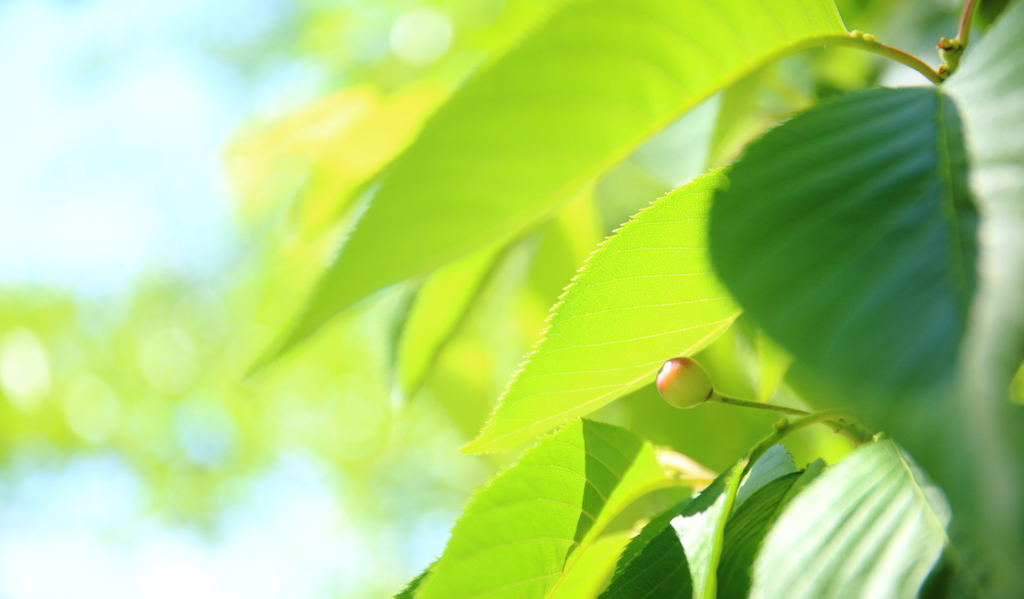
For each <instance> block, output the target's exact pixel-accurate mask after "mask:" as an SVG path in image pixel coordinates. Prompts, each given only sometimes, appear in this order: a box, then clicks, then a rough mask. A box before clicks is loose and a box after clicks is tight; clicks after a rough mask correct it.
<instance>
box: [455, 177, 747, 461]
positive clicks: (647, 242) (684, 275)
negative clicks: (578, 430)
mask: <svg viewBox="0 0 1024 599" xmlns="http://www.w3.org/2000/svg"><path fill="white" fill-rule="evenodd" d="M721 180H722V176H721V175H720V174H717V173H715V174H711V175H707V176H705V177H702V178H700V179H697V180H696V181H694V182H692V183H690V184H688V185H685V186H683V187H681V188H679V189H678V190H676V191H674V192H672V193H671V194H669V195H668V196H666V197H664V198H661V199H660V200H658V201H656V202H655V203H654V204H653V205H652V206H651V207H649V208H647V209H645V210H644V211H642V212H641V213H640V214H639V215H637V217H636V218H634V219H633V220H632V221H630V222H629V223H627V224H626V225H624V226H623V227H622V228H621V229H620V230H619V231H617V232H616V233H615V235H613V236H612V237H610V238H609V239H608V240H607V241H605V242H604V244H602V245H601V247H600V248H599V249H598V251H597V252H595V253H594V255H593V256H591V257H590V259H589V260H588V261H587V263H586V264H585V265H584V266H583V268H582V269H581V270H580V272H579V274H577V276H576V278H575V279H574V281H573V284H572V285H571V286H570V287H569V289H568V290H567V291H566V293H565V295H563V297H562V300H561V302H560V303H559V304H557V305H556V306H555V307H554V308H553V311H552V315H551V317H550V326H549V328H548V330H547V332H546V333H545V335H544V338H543V340H542V341H541V342H540V344H539V345H538V346H537V349H536V350H535V351H534V352H533V353H532V354H531V355H530V356H529V357H528V358H527V361H526V363H525V364H524V366H523V368H522V370H521V371H520V372H519V373H518V374H516V376H515V378H514V379H513V381H512V383H511V384H510V385H509V388H508V390H507V391H506V392H505V394H504V396H503V397H502V399H501V403H500V404H499V406H498V408H497V410H496V411H495V414H494V416H493V417H492V419H491V421H490V422H489V423H488V424H487V426H486V427H484V429H483V431H482V432H481V433H480V436H479V437H478V438H477V439H476V440H474V441H473V442H471V443H470V444H469V445H467V446H466V448H465V449H464V450H465V451H470V452H493V451H503V450H507V449H510V448H512V447H515V446H516V445H519V444H520V443H522V442H524V441H526V440H527V439H530V438H532V437H533V436H535V435H536V434H538V433H541V432H543V431H545V430H548V429H550V428H552V427H554V426H557V425H558V424H559V423H561V422H563V421H564V420H566V419H569V418H573V417H575V416H579V415H581V414H585V413H587V412H590V411H592V410H595V409H597V408H599V407H601V406H603V405H605V404H607V403H608V402H610V401H612V400H614V399H615V398H617V397H619V396H620V395H622V394H624V393H626V392H628V391H630V390H632V389H635V388H637V387H639V386H640V385H643V384H646V383H648V382H650V381H651V380H652V379H653V376H654V374H655V372H657V370H658V368H659V367H660V366H661V364H662V363H663V362H665V360H668V359H670V358H673V357H675V356H679V355H690V354H693V353H695V352H697V351H699V350H700V349H701V348H702V347H704V346H705V345H707V344H708V343H709V342H710V341H712V340H713V339H714V338H715V337H716V336H717V335H719V334H720V333H721V332H722V331H723V330H725V329H726V328H727V327H728V326H729V325H730V324H731V323H732V321H733V320H734V319H735V318H736V317H737V316H738V315H739V311H738V309H737V308H736V306H735V304H734V303H733V302H732V300H731V299H730V298H729V294H728V293H726V292H725V290H724V289H723V287H722V285H721V284H720V283H719V282H718V280H717V279H716V278H715V275H714V273H713V272H712V269H711V266H710V263H709V259H708V256H707V250H706V247H707V246H706V241H705V239H706V226H707V221H706V218H707V212H708V209H709V202H710V199H711V195H712V192H713V191H714V189H715V188H716V186H717V185H718V184H719V182H720V181H721Z"/></svg>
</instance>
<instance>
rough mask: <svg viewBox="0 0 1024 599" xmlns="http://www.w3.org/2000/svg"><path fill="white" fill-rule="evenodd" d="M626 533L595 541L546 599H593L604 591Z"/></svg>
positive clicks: (622, 547) (626, 537)
mask: <svg viewBox="0 0 1024 599" xmlns="http://www.w3.org/2000/svg"><path fill="white" fill-rule="evenodd" d="M630 537H631V533H630V531H628V530H625V531H621V532H616V533H612V534H610V535H606V536H603V537H601V538H600V539H598V540H597V541H595V542H594V544H593V545H591V546H590V548H589V549H587V550H586V551H584V552H583V554H582V555H580V558H579V561H577V562H576V565H575V566H574V567H573V568H572V569H571V570H569V571H568V572H566V573H565V576H564V577H563V578H562V581H561V583H560V584H559V585H558V588H557V589H555V590H554V592H553V593H552V594H551V595H549V599H594V597H597V596H598V594H600V592H601V589H603V588H604V585H605V583H606V582H608V577H609V576H611V573H612V570H614V569H615V562H616V561H618V559H619V556H620V555H622V550H623V549H625V548H626V544H627V543H629V540H630Z"/></svg>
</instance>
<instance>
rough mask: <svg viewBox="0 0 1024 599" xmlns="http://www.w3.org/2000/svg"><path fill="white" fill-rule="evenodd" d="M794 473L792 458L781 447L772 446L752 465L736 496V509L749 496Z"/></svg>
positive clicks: (794, 467)
mask: <svg viewBox="0 0 1024 599" xmlns="http://www.w3.org/2000/svg"><path fill="white" fill-rule="evenodd" d="M794 472H796V465H795V464H794V463H793V456H791V455H789V452H788V451H786V448H785V447H783V446H782V445H773V446H772V447H771V448H770V449H769V450H768V451H766V452H764V455H763V456H761V458H760V459H758V460H757V462H756V463H755V464H754V466H753V468H751V469H750V472H749V473H748V474H747V478H746V479H745V480H744V481H743V486H741V487H740V492H739V494H738V495H737V496H736V505H737V507H738V506H740V505H743V502H745V501H746V500H747V498H749V497H750V496H751V495H753V494H754V493H756V492H757V491H759V490H760V489H761V487H764V486H765V485H767V484H768V483H770V482H772V481H774V480H775V479H777V478H780V477H782V476H786V475H787V474H793V473H794Z"/></svg>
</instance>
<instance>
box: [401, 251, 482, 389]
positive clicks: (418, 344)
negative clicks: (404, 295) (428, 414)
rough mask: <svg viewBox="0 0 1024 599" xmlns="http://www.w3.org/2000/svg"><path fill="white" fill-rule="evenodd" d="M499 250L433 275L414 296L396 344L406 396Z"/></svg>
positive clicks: (424, 372)
mask: <svg viewBox="0 0 1024 599" xmlns="http://www.w3.org/2000/svg"><path fill="white" fill-rule="evenodd" d="M497 254H498V248H495V247H487V248H484V249H482V250H478V251H476V252H474V253H472V254H470V255H468V256H466V257H464V258H461V259H459V260H456V261H455V262H452V263H451V264H448V265H446V266H445V267H444V268H442V269H440V270H438V271H437V272H435V273H434V274H432V275H431V276H430V277H429V278H428V279H427V281H426V282H425V283H424V284H423V286H422V287H421V288H420V290H419V291H418V292H417V293H416V299H415V300H413V304H412V308H411V309H410V310H409V314H408V316H407V317H406V319H405V324H404V326H403V327H402V333H401V336H400V338H399V341H398V347H397V360H396V369H397V374H398V381H399V384H400V385H401V386H402V390H403V391H404V392H405V393H406V395H407V396H409V397H412V396H413V395H415V394H416V391H417V390H418V389H419V387H420V385H421V384H422V383H423V379H424V378H425V377H426V375H427V372H428V371H429V369H430V366H431V364H432V363H433V362H434V359H435V358H436V357H437V352H438V351H440V349H441V347H442V346H443V345H444V343H445V342H446V341H447V340H448V339H449V338H450V337H451V335H452V333H453V332H454V330H455V328H456V327H457V326H458V324H459V322H460V321H461V320H462V317H463V316H464V315H465V313H466V310H467V309H468V307H469V305H470V303H471V302H472V301H473V298H474V297H476V295H477V293H478V292H479V290H480V285H481V284H482V283H483V281H484V278H485V277H486V276H487V273H488V272H490V270H491V268H493V266H494V261H495V258H496V256H497Z"/></svg>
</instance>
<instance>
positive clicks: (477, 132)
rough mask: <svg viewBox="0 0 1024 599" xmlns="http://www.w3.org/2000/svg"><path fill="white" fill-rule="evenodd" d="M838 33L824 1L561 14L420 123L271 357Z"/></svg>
mask: <svg viewBox="0 0 1024 599" xmlns="http://www.w3.org/2000/svg"><path fill="white" fill-rule="evenodd" d="M843 34H845V28H844V27H843V24H842V22H841V20H840V18H839V14H838V12H837V11H836V9H835V6H834V5H833V3H832V1H831V0H772V1H765V0H707V1H705V2H663V1H661V0H584V1H581V2H574V3H571V4H569V5H567V6H566V7H565V8H564V9H563V10H561V11H559V12H557V13H556V14H555V15H554V16H553V17H552V18H551V19H550V20H549V21H548V22H547V23H546V24H545V25H544V26H542V27H540V28H539V29H538V30H537V31H536V32H535V33H534V34H533V35H532V36H530V37H529V38H528V39H526V40H525V41H524V42H523V43H522V44H521V45H520V46H519V47H518V48H516V49H514V50H512V51H511V52H509V53H508V54H506V55H505V56H504V57H502V58H500V59H498V60H496V61H494V62H492V63H491V64H489V65H488V66H486V67H485V68H482V69H481V70H480V71H479V73H478V74H477V75H476V76H474V77H472V78H471V79H470V80H469V81H467V82H466V84H465V85H464V86H462V87H461V88H460V89H459V90H458V91H457V92H456V93H455V94H454V95H453V96H452V98H451V99H450V100H449V101H448V103H447V104H445V105H444V106H443V107H442V108H441V109H440V110H439V111H438V112H437V113H436V114H435V115H434V117H433V118H432V119H431V120H430V121H429V122H428V123H427V124H426V126H425V127H424V129H423V131H422V133H421V134H420V136H419V138H418V139H417V140H416V141H415V142H414V143H413V144H412V146H411V147H410V148H409V149H408V150H407V151H406V152H405V153H404V155H403V156H401V157H400V158H399V159H398V161H397V162H396V163H395V164H394V166H393V167H392V168H391V169H390V170H389V172H388V173H387V174H386V175H385V176H384V178H383V180H382V181H381V185H380V188H379V189H378V190H377V192H376V194H375V196H374V198H373V202H372V203H371V205H370V207H369V209H368V210H367V211H366V212H365V214H364V215H363V217H362V218H361V220H360V221H359V223H358V225H357V227H356V228H355V230H354V231H353V232H352V234H351V236H350V238H349V239H348V241H347V242H346V243H345V245H344V246H343V248H342V250H341V252H340V254H339V255H338V257H337V260H336V261H335V262H334V264H333V265H332V266H331V268H330V270H329V271H328V272H327V273H326V275H325V276H324V278H323V279H322V281H321V282H320V284H319V286H318V287H317V288H316V290H315V291H314V292H313V296H312V299H311V301H310V303H309V305H308V306H307V308H306V310H305V311H304V312H303V313H302V314H301V315H300V317H299V319H298V320H297V322H296V324H295V325H294V327H293V328H292V329H291V330H290V331H289V332H288V333H287V334H286V336H285V337H284V338H283V340H282V341H281V343H280V344H279V345H278V346H276V347H275V348H274V349H273V350H272V351H271V352H270V353H269V354H268V355H267V356H266V360H271V359H273V358H274V357H275V356H276V355H277V354H278V353H279V352H281V351H283V350H284V349H287V348H289V347H291V346H292V345H294V344H296V343H298V342H299V341H301V340H303V339H304V338H306V337H307V336H308V335H310V334H311V333H312V332H313V331H315V330H316V329H317V328H318V327H320V326H321V325H322V324H323V323H324V322H326V321H327V320H328V319H330V318H331V317H332V316H333V315H334V314H336V313H337V312H338V311H339V310H341V309H343V308H345V307H347V306H349V305H351V304H352V303H354V302H356V301H359V300H360V299H362V298H364V297H366V296H367V295H369V294H370V293H373V292H374V291H376V290H378V289H380V288H382V287H385V286H387V285H390V284H393V283H396V282H398V281H401V280H404V279H407V278H410V277H414V276H419V275H423V274H425V273H427V272H430V271H432V270H434V269H436V268H438V267H440V266H441V265H443V264H445V263H447V262H449V261H451V260H454V259H456V258H458V257H460V256H462V255H465V254H467V253H469V252H472V251H474V250H476V249H477V248H480V247H482V246H484V245H487V244H490V243H496V242H500V241H502V240H508V239H511V238H513V237H515V236H517V235H520V234H522V233H523V232H524V231H526V230H527V229H529V228H531V227H534V226H536V225H537V224H538V223H540V222H542V221H543V220H544V219H546V218H548V217H549V216H550V215H551V214H552V213H553V212H554V211H555V209H557V207H558V206H560V205H562V204H563V203H564V202H565V201H567V200H568V199H569V198H570V197H572V195H573V194H574V193H576V192H577V191H578V190H579V189H580V188H581V187H583V185H585V184H586V183H587V182H588V181H590V180H592V179H593V178H594V177H595V176H596V175H598V174H600V173H601V172H603V171H604V170H606V169H607V168H609V167H610V166H612V165H614V164H615V163H617V162H619V161H620V160H622V159H623V158H625V157H626V156H628V155H629V154H630V153H631V152H632V151H633V150H634V149H635V148H637V147H638V146H639V145H640V144H641V143H642V142H643V141H644V140H645V139H647V138H649V137H650V136H651V135H653V134H655V133H657V132H658V131H659V130H660V129H662V128H664V127H665V126H666V125H668V124H669V123H671V122H672V121H673V120H674V119H676V118H677V117H678V116H679V115H680V114H681V113H683V112H684V111H686V110H687V109H689V108H691V107H693V106H695V105H696V104H697V103H699V102H700V101H701V100H704V99H705V98H707V97H708V96H710V95H711V94H713V93H714V92H715V91H717V90H719V89H721V88H723V87H725V86H726V85H728V84H729V83H731V82H732V81H735V80H736V79H738V78H740V77H742V76H743V75H744V74H746V73H749V72H751V71H752V70H753V69H755V68H757V67H758V66H760V65H763V64H765V63H767V62H770V61H772V60H774V59H776V58H779V57H780V56H782V55H784V54H786V53H790V52H795V51H797V50H800V49H803V48H807V47H812V46H816V45H821V44H823V43H825V41H827V38H828V36H833V37H835V36H838V35H843Z"/></svg>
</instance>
